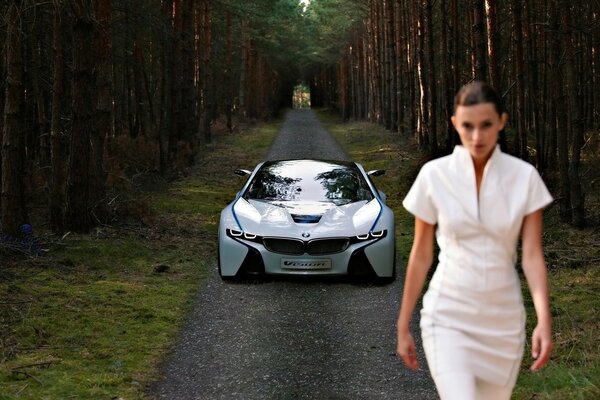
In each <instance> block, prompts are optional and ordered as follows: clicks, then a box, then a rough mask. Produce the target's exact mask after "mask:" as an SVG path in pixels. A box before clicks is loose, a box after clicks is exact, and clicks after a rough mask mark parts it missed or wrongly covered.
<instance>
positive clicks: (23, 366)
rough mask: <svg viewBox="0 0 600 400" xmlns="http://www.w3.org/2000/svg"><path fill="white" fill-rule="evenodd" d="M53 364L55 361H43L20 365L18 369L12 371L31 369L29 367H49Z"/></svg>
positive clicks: (13, 368)
mask: <svg viewBox="0 0 600 400" xmlns="http://www.w3.org/2000/svg"><path fill="white" fill-rule="evenodd" d="M52 363H54V361H42V362H38V363H33V364H25V365H19V366H18V367H12V368H11V369H10V370H11V371H12V372H19V370H21V369H23V368H29V367H49V366H50V365H51V364H52Z"/></svg>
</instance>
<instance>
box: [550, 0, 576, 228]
mask: <svg viewBox="0 0 600 400" xmlns="http://www.w3.org/2000/svg"><path fill="white" fill-rule="evenodd" d="M560 1H561V0H554V1H553V9H552V10H551V12H550V30H551V31H552V32H555V33H554V35H553V36H554V40H552V55H553V56H552V57H551V60H552V64H553V68H552V69H553V85H552V92H553V100H554V103H555V105H556V124H557V150H558V171H559V176H560V218H561V221H563V222H571V220H572V214H571V199H570V192H571V189H570V183H569V141H568V137H569V126H568V124H567V121H568V115H569V114H568V112H567V110H568V102H567V98H566V96H565V91H564V82H563V73H562V71H561V69H562V68H561V67H562V65H561V63H562V62H563V56H562V54H563V49H562V48H564V46H565V45H566V43H564V40H563V38H562V36H563V34H562V32H561V31H560V23H559V21H558V16H559V15H560V14H559V13H560V11H559V10H560ZM561 45H562V46H561ZM561 47H562V48H561Z"/></svg>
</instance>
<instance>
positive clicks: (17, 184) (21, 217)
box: [0, 2, 28, 237]
mask: <svg viewBox="0 0 600 400" xmlns="http://www.w3.org/2000/svg"><path fill="white" fill-rule="evenodd" d="M18 4H19V3H18V2H11V3H10V4H9V6H8V12H7V17H8V23H7V31H6V46H5V52H6V94H5V95H6V99H5V106H4V121H5V122H4V135H3V137H2V193H1V196H0V198H1V208H0V210H1V213H2V231H3V232H4V234H6V235H10V236H13V237H20V236H21V232H20V227H21V225H23V224H24V223H26V222H27V219H28V218H27V212H26V208H25V201H24V200H25V199H24V196H23V189H24V188H23V180H22V167H23V161H24V160H23V137H22V135H23V129H22V127H23V106H24V99H25V92H24V88H23V55H22V52H21V34H22V32H21V26H22V17H21V16H22V13H23V12H24V10H23V9H22V7H20V6H19V5H18Z"/></svg>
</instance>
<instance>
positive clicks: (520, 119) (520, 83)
mask: <svg viewBox="0 0 600 400" xmlns="http://www.w3.org/2000/svg"><path fill="white" fill-rule="evenodd" d="M522 7H523V5H522V3H521V1H519V0H512V2H511V12H512V16H513V46H514V49H515V56H514V60H515V61H514V63H513V64H515V68H516V75H517V76H516V78H517V85H516V90H517V96H516V99H517V101H516V104H515V105H516V109H517V118H516V119H517V121H516V122H517V136H516V140H517V145H516V146H515V148H516V151H517V154H518V155H519V157H521V158H522V159H523V160H527V159H528V158H529V154H528V152H527V125H526V123H525V85H526V84H525V65H524V64H525V61H524V54H523V21H522V19H521V18H522V17H521V9H522Z"/></svg>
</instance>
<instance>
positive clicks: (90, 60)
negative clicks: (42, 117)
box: [65, 0, 96, 233]
mask: <svg viewBox="0 0 600 400" xmlns="http://www.w3.org/2000/svg"><path fill="white" fill-rule="evenodd" d="M73 9H74V14H75V15H74V21H73V106H72V110H73V126H72V131H71V158H70V163H69V181H68V185H67V210H66V215H65V219H66V220H65V224H66V227H67V228H68V229H70V230H73V231H75V232H83V233H85V232H88V231H89V230H90V228H91V227H92V226H93V225H94V224H95V221H94V220H93V218H92V214H91V211H92V208H93V207H94V204H93V200H94V199H92V198H91V197H90V167H91V165H90V159H91V154H92V153H91V139H92V137H94V135H95V133H92V132H93V130H94V128H95V126H94V119H93V116H94V111H95V109H96V107H95V105H96V90H95V89H96V80H95V76H94V67H95V63H96V58H95V54H94V51H93V47H92V46H90V43H93V42H94V20H95V16H94V15H93V10H95V6H94V4H93V3H92V1H86V0H77V1H74V2H73Z"/></svg>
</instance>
